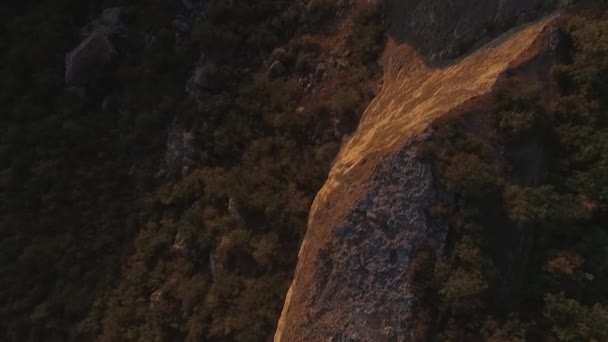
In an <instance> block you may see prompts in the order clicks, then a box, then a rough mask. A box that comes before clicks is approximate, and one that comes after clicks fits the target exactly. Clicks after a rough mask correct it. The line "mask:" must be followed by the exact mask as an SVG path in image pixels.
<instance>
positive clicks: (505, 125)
mask: <svg viewBox="0 0 608 342" xmlns="http://www.w3.org/2000/svg"><path fill="white" fill-rule="evenodd" d="M499 117H500V122H499V124H498V128H499V129H500V130H501V131H502V132H503V133H504V134H506V135H507V136H511V137H518V136H522V135H524V134H526V133H527V132H530V130H531V129H532V128H533V127H534V125H535V123H536V120H537V114H536V112H534V111H504V112H501V113H500V114H499Z"/></svg>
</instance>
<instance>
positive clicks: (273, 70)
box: [268, 61, 287, 78]
mask: <svg viewBox="0 0 608 342" xmlns="http://www.w3.org/2000/svg"><path fill="white" fill-rule="evenodd" d="M286 73H287V68H286V67H285V65H283V63H281V61H274V63H272V64H271V65H270V68H268V77H269V78H279V77H282V76H285V74H286Z"/></svg>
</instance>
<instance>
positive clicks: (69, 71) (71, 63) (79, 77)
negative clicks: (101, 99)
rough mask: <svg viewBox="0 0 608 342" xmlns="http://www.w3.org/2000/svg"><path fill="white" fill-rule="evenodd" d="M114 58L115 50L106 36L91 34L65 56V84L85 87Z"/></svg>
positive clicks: (97, 32)
mask: <svg viewBox="0 0 608 342" xmlns="http://www.w3.org/2000/svg"><path fill="white" fill-rule="evenodd" d="M115 56H116V50H114V47H113V46H112V43H111V42H110V41H109V40H108V38H107V37H106V35H105V34H103V33H101V32H99V31H95V32H93V33H92V34H91V35H90V36H89V37H88V38H86V39H85V40H84V41H83V42H82V43H80V45H78V47H76V48H75V49H74V50H72V51H71V52H70V53H68V54H67V55H66V58H65V82H66V83H67V84H68V85H75V86H83V85H86V84H87V83H89V81H90V80H91V79H92V77H93V76H95V75H96V74H97V73H98V72H99V70H100V68H102V67H104V66H106V65H108V64H109V63H110V62H112V60H113V59H114V57H115Z"/></svg>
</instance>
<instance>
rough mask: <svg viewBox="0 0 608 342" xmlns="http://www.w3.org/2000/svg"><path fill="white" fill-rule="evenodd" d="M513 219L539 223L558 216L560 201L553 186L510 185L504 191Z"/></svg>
mask: <svg viewBox="0 0 608 342" xmlns="http://www.w3.org/2000/svg"><path fill="white" fill-rule="evenodd" d="M504 198H505V203H506V204H507V208H508V211H509V217H510V218H511V220H513V221H514V222H516V223H518V224H529V223H538V222H544V221H547V220H550V219H552V218H554V217H556V215H557V213H556V212H555V210H556V207H557V203H558V202H559V201H560V199H559V197H558V195H557V194H556V193H555V191H554V190H553V188H552V187H550V186H542V187H538V188H521V187H519V186H517V185H512V186H509V187H507V188H506V189H505V193H504Z"/></svg>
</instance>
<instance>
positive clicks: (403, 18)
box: [381, 0, 573, 62]
mask: <svg viewBox="0 0 608 342" xmlns="http://www.w3.org/2000/svg"><path fill="white" fill-rule="evenodd" d="M381 2H382V5H383V6H384V7H385V13H386V19H387V20H388V21H389V22H390V34H391V36H392V37H394V39H395V40H396V41H398V42H400V43H403V42H404V43H407V44H410V45H412V46H415V47H416V48H417V50H418V51H419V52H420V53H421V54H422V55H423V56H425V58H427V59H428V60H429V61H432V62H438V61H441V60H444V59H446V58H455V57H458V56H460V55H461V54H462V53H464V52H466V51H467V50H469V49H470V48H471V47H473V46H475V45H477V44H479V43H483V40H484V39H487V38H488V37H493V36H496V35H498V34H500V33H501V32H504V31H505V30H506V29H509V28H511V27H513V26H517V25H521V24H522V23H524V22H527V21H529V20H531V19H533V18H538V17H539V16H541V15H543V14H547V13H549V12H550V11H553V10H554V9H556V8H563V7H566V6H568V5H569V4H570V3H572V2H573V1H572V0H492V1H441V0H428V1H403V0H383V1H381Z"/></svg>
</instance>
